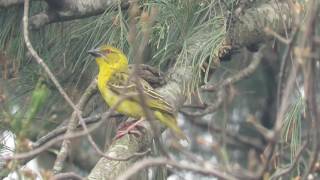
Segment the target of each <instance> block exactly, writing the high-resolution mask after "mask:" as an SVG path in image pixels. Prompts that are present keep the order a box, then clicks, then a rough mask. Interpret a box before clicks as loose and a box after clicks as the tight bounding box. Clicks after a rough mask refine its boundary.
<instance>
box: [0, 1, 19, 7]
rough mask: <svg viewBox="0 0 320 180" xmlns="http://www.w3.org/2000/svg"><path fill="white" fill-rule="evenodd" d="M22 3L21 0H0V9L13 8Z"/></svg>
mask: <svg viewBox="0 0 320 180" xmlns="http://www.w3.org/2000/svg"><path fill="white" fill-rule="evenodd" d="M22 3H23V0H0V8H1V7H4V8H7V7H10V6H14V5H18V4H22Z"/></svg>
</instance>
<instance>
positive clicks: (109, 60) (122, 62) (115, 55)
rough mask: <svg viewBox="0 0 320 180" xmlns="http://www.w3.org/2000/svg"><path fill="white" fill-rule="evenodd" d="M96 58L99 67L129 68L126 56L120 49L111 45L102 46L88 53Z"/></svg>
mask: <svg viewBox="0 0 320 180" xmlns="http://www.w3.org/2000/svg"><path fill="white" fill-rule="evenodd" d="M88 53H89V54H91V55H92V56H94V57H95V59H96V62H97V64H98V66H99V67H102V66H106V65H107V66H127V65H128V60H127V57H126V56H125V54H124V53H123V52H122V51H121V50H120V49H118V48H115V47H113V46H110V45H102V46H100V47H98V48H96V49H92V50H89V51H88Z"/></svg>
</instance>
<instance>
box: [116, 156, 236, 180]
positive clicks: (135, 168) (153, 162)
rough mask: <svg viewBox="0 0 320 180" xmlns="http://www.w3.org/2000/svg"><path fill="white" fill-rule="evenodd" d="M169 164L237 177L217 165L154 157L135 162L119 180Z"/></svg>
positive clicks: (232, 179)
mask: <svg viewBox="0 0 320 180" xmlns="http://www.w3.org/2000/svg"><path fill="white" fill-rule="evenodd" d="M161 165H169V166H172V167H174V168H176V169H179V170H187V171H192V172H195V173H199V174H202V175H205V176H214V177H218V178H220V179H227V180H235V179H236V178H234V177H232V176H230V175H228V174H227V173H225V172H223V171H222V170H221V169H217V168H215V167H209V168H208V167H202V166H198V165H196V164H194V163H192V162H188V163H183V164H182V163H179V162H177V161H174V160H171V159H167V158H161V157H160V158H154V159H151V158H149V159H144V160H141V161H138V162H136V163H135V164H133V165H132V166H131V167H130V168H129V169H128V170H126V171H125V172H123V173H122V174H121V176H119V177H117V180H128V179H129V178H130V177H132V176H133V175H134V174H135V173H137V172H139V171H141V170H143V169H145V168H148V167H152V166H161Z"/></svg>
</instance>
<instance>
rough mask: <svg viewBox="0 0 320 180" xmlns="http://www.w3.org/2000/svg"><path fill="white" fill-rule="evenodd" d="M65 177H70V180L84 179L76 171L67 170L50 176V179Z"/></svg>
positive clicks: (59, 179)
mask: <svg viewBox="0 0 320 180" xmlns="http://www.w3.org/2000/svg"><path fill="white" fill-rule="evenodd" d="M65 179H69V180H84V178H83V177H81V176H79V175H77V174H76V173H74V172H66V173H60V174H56V175H55V176H53V177H52V178H50V180H65Z"/></svg>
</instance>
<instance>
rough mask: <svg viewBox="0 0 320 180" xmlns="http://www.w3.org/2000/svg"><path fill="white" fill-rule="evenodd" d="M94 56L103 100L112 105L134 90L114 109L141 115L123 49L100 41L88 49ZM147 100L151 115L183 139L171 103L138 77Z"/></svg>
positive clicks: (142, 113) (135, 88) (142, 112)
mask: <svg viewBox="0 0 320 180" xmlns="http://www.w3.org/2000/svg"><path fill="white" fill-rule="evenodd" d="M89 53H91V54H92V55H94V56H95V57H96V62H97V65H98V67H99V74H98V88H99V91H100V92H101V94H102V96H103V98H104V100H105V101H106V103H107V104H108V105H109V106H114V105H115V104H116V103H117V102H118V101H119V100H120V99H121V97H122V96H123V95H125V94H130V95H132V94H134V96H132V97H130V98H129V99H126V100H124V101H123V102H122V103H120V105H119V106H118V107H117V109H116V110H117V111H118V112H120V113H122V114H124V115H127V116H130V117H134V118H141V117H144V116H145V114H144V110H143V108H142V107H141V105H140V104H141V103H140V99H139V97H138V91H137V87H136V84H135V83H134V82H132V81H131V80H130V78H129V77H130V75H129V68H128V60H127V57H126V56H125V55H124V53H123V52H122V51H121V50H119V49H117V48H114V47H112V46H109V45H103V46H101V47H100V48H98V49H95V50H92V51H89ZM140 83H141V85H142V87H143V92H144V94H145V97H146V104H147V106H148V107H149V108H150V110H152V112H153V113H154V116H155V117H156V119H157V120H159V121H160V122H161V123H162V124H164V125H166V126H167V127H168V128H170V129H171V130H172V131H173V132H174V133H175V135H176V136H177V137H179V138H183V139H186V136H185V135H184V133H183V132H182V130H181V129H180V128H179V127H178V125H177V121H176V114H175V113H174V111H173V108H172V106H171V105H170V104H169V103H168V102H167V101H166V100H165V99H164V98H163V97H162V96H161V95H160V94H159V93H158V92H156V90H154V89H153V88H152V87H151V86H150V85H149V84H148V82H146V81H144V80H142V79H140Z"/></svg>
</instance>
